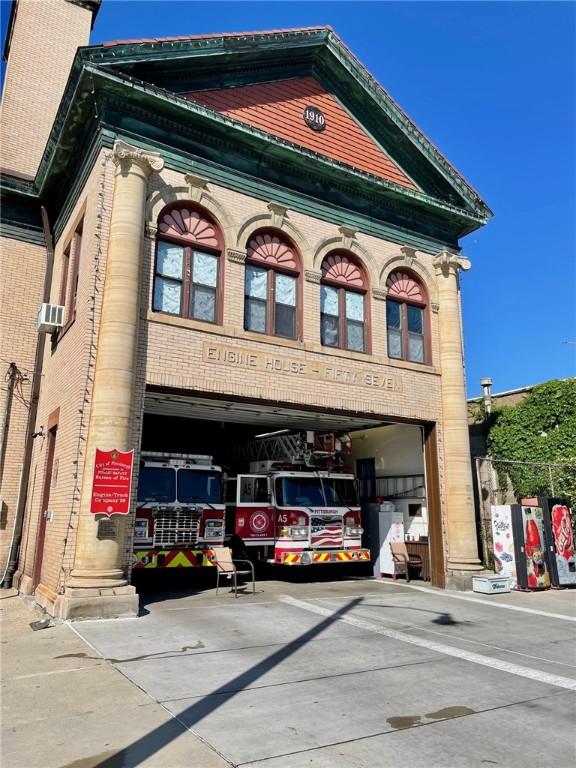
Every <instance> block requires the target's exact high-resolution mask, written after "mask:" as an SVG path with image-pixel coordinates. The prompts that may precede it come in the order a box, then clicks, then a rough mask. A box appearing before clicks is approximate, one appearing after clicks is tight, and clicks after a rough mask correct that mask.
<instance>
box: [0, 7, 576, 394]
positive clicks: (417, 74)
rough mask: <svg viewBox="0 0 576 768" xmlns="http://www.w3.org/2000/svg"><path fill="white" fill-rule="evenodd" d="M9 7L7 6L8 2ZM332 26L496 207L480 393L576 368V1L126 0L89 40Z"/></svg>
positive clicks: (475, 237)
mask: <svg viewBox="0 0 576 768" xmlns="http://www.w3.org/2000/svg"><path fill="white" fill-rule="evenodd" d="M2 4H3V5H4V3H2ZM316 24H330V25H332V26H333V27H334V29H335V31H336V32H337V33H338V34H339V35H340V36H341V37H342V38H343V40H344V41H345V42H346V43H347V45H348V46H349V47H350V48H351V49H352V51H353V52H354V53H355V54H356V55H357V56H358V58H359V59H360V60H361V61H362V62H363V63H364V64H365V66H366V67H367V68H368V69H369V70H370V71H371V72H372V74H373V75H374V76H375V77H376V78H377V79H378V80H379V81H380V82H381V83H382V85H383V86H384V87H385V88H386V90H388V92H389V93H390V94H391V95H392V96H393V97H394V98H395V99H396V101H398V103H399V104H400V106H401V107H402V108H403V109H404V110H405V111H406V112H407V113H408V114H409V115H410V117H411V118H412V119H413V120H414V121H415V122H416V124H417V125H418V126H419V127H420V128H421V130H422V131H423V132H424V133H425V134H426V135H427V136H428V137H429V138H430V139H431V140H432V141H433V142H434V143H435V144H436V145H437V146H438V147H439V148H440V150H441V151H442V152H443V153H444V154H445V155H446V157H447V158H448V159H449V160H450V161H451V162H452V163H453V164H454V165H455V166H456V168H458V170H459V171H460V172H461V173H462V174H463V175H464V176H465V178H466V179H467V180H468V181H469V182H470V183H471V184H472V185H473V186H474V187H475V188H476V189H477V190H478V191H479V193H480V194H481V196H482V197H483V198H484V200H485V201H486V202H487V203H488V205H489V206H490V208H492V210H493V211H494V213H495V216H494V218H493V219H492V220H491V221H490V223H489V224H488V225H487V226H486V227H484V228H483V229H482V230H481V231H479V232H476V233H473V234H472V235H469V236H468V237H467V238H465V239H464V240H463V241H462V246H463V250H464V253H465V254H466V255H467V256H468V257H469V258H470V259H471V261H472V270H471V271H470V272H468V273H467V274H466V275H465V276H464V278H463V281H462V282H463V287H462V293H463V310H464V329H465V343H466V365H467V378H468V391H469V394H470V395H471V396H472V395H476V394H479V392H480V387H479V384H478V381H479V379H480V378H481V377H482V376H491V377H492V379H493V381H494V390H495V391H502V390H507V389H513V388H516V387H522V386H525V385H528V384H534V383H538V382H542V381H546V380H548V379H551V378H563V377H566V376H573V375H574V374H575V373H576V343H575V344H566V343H563V342H566V341H573V342H576V310H575V306H576V301H575V293H576V291H575V288H576V267H575V255H576V247H575V246H576V226H575V211H576V200H575V190H576V152H575V140H574V136H576V120H575V117H576V109H575V96H574V94H575V88H576V82H575V72H576V67H575V60H576V57H575V48H576V46H575V42H576V33H575V29H576V5H574V4H572V3H556V2H546V3H538V2H525V3H524V2H511V3H506V2H485V3H476V2H445V3H438V2H402V3H396V2H295V1H294V0H292V1H291V2H273V1H270V0H269V1H267V2H188V1H187V0H180V2H140V1H139V0H133V1H132V2H122V1H121V0H103V4H102V8H101V10H100V13H99V16H98V19H97V21H96V25H95V27H94V30H93V33H92V42H93V43H98V42H101V41H104V40H114V39H118V38H138V37H162V36H169V35H186V34H199V33H205V32H230V31H248V30H257V29H279V28H284V27H298V26H311V25H316Z"/></svg>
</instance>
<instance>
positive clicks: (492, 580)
mask: <svg viewBox="0 0 576 768" xmlns="http://www.w3.org/2000/svg"><path fill="white" fill-rule="evenodd" d="M472 589H473V591H474V592H481V593H482V594H483V595H498V594H501V593H502V592H510V579H509V578H508V577H507V576H496V575H494V576H474V577H473V579H472Z"/></svg>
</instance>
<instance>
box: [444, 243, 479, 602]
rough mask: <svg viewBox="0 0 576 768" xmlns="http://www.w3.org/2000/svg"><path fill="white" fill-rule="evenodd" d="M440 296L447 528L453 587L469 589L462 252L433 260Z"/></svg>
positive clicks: (471, 515)
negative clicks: (461, 312)
mask: <svg viewBox="0 0 576 768" xmlns="http://www.w3.org/2000/svg"><path fill="white" fill-rule="evenodd" d="M434 267H435V270H436V279H437V284H438V298H439V313H438V321H439V335H440V367H441V371H442V414H443V417H442V439H443V443H444V479H445V489H446V498H445V505H446V523H447V526H446V527H447V532H448V579H447V585H448V586H449V587H454V588H462V589H465V588H469V586H470V579H471V576H472V575H473V573H474V572H477V571H479V570H481V569H482V566H481V564H480V560H479V559H478V544H477V538H476V515H475V511H474V495H473V491H472V470H471V464H470V438H469V436H468V413H467V407H466V385H465V377H464V356H463V348H462V321H461V316H460V296H459V272H460V270H461V269H462V270H468V269H470V262H469V261H468V259H465V258H464V257H462V256H457V255H456V254H453V253H450V252H448V251H442V252H441V253H439V254H438V255H437V256H436V258H435V259H434Z"/></svg>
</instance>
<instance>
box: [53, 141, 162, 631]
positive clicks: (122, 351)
mask: <svg viewBox="0 0 576 768" xmlns="http://www.w3.org/2000/svg"><path fill="white" fill-rule="evenodd" d="M113 161H114V164H115V165H116V174H115V180H114V197H113V203H112V216H111V222H110V239H109V243H108V254H107V263H106V277H105V281H104V288H103V297H102V315H101V319H100V332H99V336H98V349H97V353H96V366H95V373H94V390H93V393H92V407H91V411H90V425H89V430H88V437H87V443H86V460H85V464H84V475H83V480H82V491H81V500H80V513H79V516H78V529H77V533H76V551H75V557H74V568H73V569H72V572H71V574H70V577H69V579H68V580H67V582H66V586H65V590H64V595H63V596H62V597H61V598H60V600H59V607H58V613H59V615H61V616H63V617H66V618H79V617H87V616H93V617H99V616H102V617H103V616H118V615H127V614H135V613H137V611H138V596H137V595H136V592H135V590H134V587H131V586H129V585H128V583H127V580H126V576H125V573H124V572H123V570H122V559H123V555H124V539H125V529H126V524H127V520H126V518H125V517H123V516H120V515H114V516H112V517H111V518H110V520H109V521H108V520H107V519H106V518H104V519H96V516H95V515H93V514H91V513H90V498H91V492H92V476H93V468H94V457H95V452H96V448H100V449H103V450H111V449H113V448H117V449H118V450H120V451H126V450H130V449H131V448H132V447H133V446H132V445H131V439H132V431H131V430H132V419H133V409H134V385H135V371H136V352H137V344H138V324H139V298H140V285H141V277H142V275H141V272H142V238H143V233H144V224H145V209H146V193H147V182H148V176H149V175H150V173H151V172H153V171H160V170H161V169H162V168H163V165H164V163H163V161H162V159H161V158H160V155H159V154H158V153H155V152H144V151H142V150H140V149H137V148H136V147H131V146H130V145H128V144H125V143H124V142H122V141H117V142H116V143H115V145H114V152H113ZM98 518H102V516H100V515H99V516H98Z"/></svg>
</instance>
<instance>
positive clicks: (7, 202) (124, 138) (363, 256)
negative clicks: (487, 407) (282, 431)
mask: <svg viewBox="0 0 576 768" xmlns="http://www.w3.org/2000/svg"><path fill="white" fill-rule="evenodd" d="M98 7H99V0H44V1H43V2H42V3H38V2H35V1H34V0H16V1H15V2H13V4H12V9H11V16H10V28H9V31H8V36H7V40H6V46H5V57H6V59H7V74H6V81H5V87H4V94H3V115H2V136H1V138H2V142H1V158H0V159H1V165H2V238H3V239H2V247H1V259H2V275H1V283H2V285H1V291H2V302H1V313H2V318H1V319H2V324H1V328H2V338H1V346H0V361H1V363H0V364H1V366H2V383H1V396H0V413H1V414H2V425H1V430H2V432H1V439H2V448H1V454H0V467H1V473H2V485H1V489H0V498H1V501H2V528H3V542H4V543H3V544H2V549H1V550H0V556H1V560H0V565H1V566H2V570H3V571H4V568H5V569H6V574H5V579H8V580H9V581H10V582H11V583H13V584H14V585H16V586H17V587H18V588H19V590H20V591H21V592H22V593H24V594H35V596H36V599H37V600H38V601H39V602H40V603H41V604H43V605H44V606H46V608H47V610H48V611H49V612H50V613H52V614H53V615H57V616H60V617H75V616H115V615H126V614H130V613H135V612H136V611H137V607H138V596H137V593H136V590H135V588H134V587H133V586H132V585H131V583H130V567H131V558H132V537H133V531H134V514H135V513H134V510H132V512H131V514H129V515H128V516H125V517H119V516H114V517H112V518H111V519H110V521H108V520H107V518H104V519H101V516H97V515H94V514H91V512H90V496H91V489H92V478H93V467H94V456H95V451H96V448H100V449H104V450H110V449H119V450H121V451H126V450H130V449H135V456H136V465H137V464H138V457H139V452H140V450H141V446H142V441H143V435H144V439H146V440H148V443H149V446H152V444H153V443H154V442H155V440H156V445H155V446H154V447H156V446H159V448H160V449H161V450H165V449H167V447H169V446H168V443H169V442H170V440H171V439H172V436H174V439H175V440H176V442H177V443H178V444H177V446H176V447H177V448H178V449H179V450H184V449H185V448H186V447H187V445H188V444H189V445H190V446H191V447H192V448H193V449H194V450H196V451H198V449H199V448H201V447H202V445H201V444H202V442H203V441H207V442H209V443H210V450H212V449H213V447H214V445H215V444H216V442H217V439H218V438H217V436H218V434H221V435H222V439H224V440H232V439H233V437H234V434H235V432H234V429H232V428H230V427H229V426H227V425H230V424H232V425H236V427H235V429H239V428H242V429H244V430H245V431H246V430H248V429H249V428H250V425H251V426H252V430H253V431H254V425H256V427H260V428H262V427H265V428H269V429H273V428H283V427H288V428H296V429H324V430H329V429H332V428H333V429H345V430H348V431H351V432H353V433H354V432H358V434H360V432H362V431H364V433H367V432H369V431H370V429H372V428H376V427H378V428H381V429H384V430H389V432H388V433H387V434H389V435H393V434H396V432H394V430H396V431H397V432H398V433H400V432H401V430H402V429H405V430H410V429H412V430H413V431H414V433H415V434H418V435H419V436H420V437H419V438H418V439H419V440H420V449H421V459H422V465H423V474H424V475H425V478H426V506H427V514H428V520H429V543H430V557H431V571H432V582H433V583H434V584H436V585H438V586H458V585H462V584H465V583H466V580H467V579H469V577H470V575H471V573H473V572H475V571H477V570H478V569H480V567H481V566H480V562H479V559H478V549H477V538H476V527H475V516H474V503H473V495H472V481H471V469H470V458H469V455H470V454H469V446H468V426H467V411H466V397H465V379H464V368H463V352H462V324H461V309H460V290H459V283H460V274H461V272H462V271H463V270H467V269H468V268H469V266H470V264H469V262H468V261H467V259H466V258H464V257H463V256H462V255H461V253H460V246H459V240H460V238H462V237H463V236H465V235H467V234H468V233H470V232H472V231H474V230H475V229H477V228H478V227H480V226H482V225H483V224H484V223H486V221H487V220H488V219H489V217H490V215H491V214H490V211H489V209H488V208H487V206H486V205H485V203H484V202H483V201H482V200H481V199H480V197H479V196H478V194H477V193H476V192H475V191H474V190H473V189H472V188H471V187H470V185H469V184H468V183H467V182H466V181H465V180H464V179H463V178H462V176H460V174H459V173H458V172H457V171H456V170H455V169H454V168H453V167H452V165H450V163H449V162H448V161H447V160H446V159H445V158H444V157H443V156H442V154H441V153H440V152H439V150H438V149H437V148H436V147H435V146H434V145H433V144H431V142H430V141H429V140H428V139H427V138H426V137H425V136H424V135H423V134H422V133H421V132H420V131H419V130H418V128H417V127H416V126H415V125H414V124H413V123H412V122H411V120H410V119H409V118H408V117H407V115H406V114H405V113H404V112H403V111H402V109H401V108H400V107H399V106H398V104H396V103H395V102H394V101H393V100H392V98H391V97H390V96H389V95H388V94H387V93H386V91H385V90H384V89H383V88H382V86H381V85H380V84H379V83H378V82H376V81H375V80H374V78H373V77H371V76H370V74H369V73H368V72H367V71H366V69H365V68H364V67H363V66H362V64H361V63H360V62H359V61H358V60H357V59H356V58H355V56H354V55H353V54H352V53H351V51H350V50H349V49H348V48H347V47H346V45H345V44H344V43H343V42H342V40H341V39H340V38H339V37H338V35H337V34H336V33H335V32H334V31H333V30H332V29H330V28H329V27H318V28H303V29H291V30H279V31H278V30H274V31H265V32H252V33H243V34H222V35H202V36H188V37H179V38H171V39H149V40H127V41H115V42H111V43H106V44H103V45H94V46H90V45H89V44H88V43H89V35H90V30H91V26H92V24H93V20H94V17H95V14H96V13H97V12H98ZM399 66H401V64H399ZM439 108H440V107H439ZM471 149H472V148H471ZM43 303H49V304H53V305H57V306H60V307H63V308H64V309H63V317H62V318H61V323H60V325H59V326H58V327H57V329H56V330H54V331H53V332H51V333H44V332H40V333H39V332H38V330H37V313H38V310H39V308H40V306H41V305H42V304H43ZM41 330H42V329H41ZM219 430H220V432H219ZM406 434H408V432H407V433H406ZM146 435H148V437H146ZM175 445H176V443H175ZM198 452H202V451H201V450H200V451H198ZM206 452H207V451H206ZM398 474H401V472H398ZM406 474H407V473H406ZM136 475H137V473H135V477H134V489H133V494H132V495H133V498H134V497H135V484H136V480H137V477H136ZM133 506H134V504H133ZM5 583H6V581H5Z"/></svg>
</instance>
